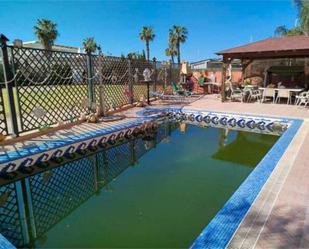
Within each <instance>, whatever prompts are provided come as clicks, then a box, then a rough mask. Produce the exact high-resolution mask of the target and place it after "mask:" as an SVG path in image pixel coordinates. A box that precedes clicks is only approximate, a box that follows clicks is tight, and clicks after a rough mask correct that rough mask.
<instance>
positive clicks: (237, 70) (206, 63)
mask: <svg viewBox="0 0 309 249" xmlns="http://www.w3.org/2000/svg"><path fill="white" fill-rule="evenodd" d="M222 66H223V61H222V59H217V58H214V59H206V60H201V61H197V62H191V63H190V68H191V70H192V71H204V72H205V74H206V75H207V77H209V78H210V77H211V78H212V77H214V80H215V82H218V83H220V82H221V81H222ZM228 73H229V75H230V76H231V77H232V81H233V82H239V81H241V78H242V65H241V61H240V60H235V61H233V62H232V63H231V66H230V67H229V72H228Z"/></svg>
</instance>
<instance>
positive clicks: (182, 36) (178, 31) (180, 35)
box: [169, 25, 188, 63]
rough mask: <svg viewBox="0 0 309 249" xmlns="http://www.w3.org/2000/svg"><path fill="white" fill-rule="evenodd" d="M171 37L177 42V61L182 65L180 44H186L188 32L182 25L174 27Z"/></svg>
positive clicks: (171, 30)
mask: <svg viewBox="0 0 309 249" xmlns="http://www.w3.org/2000/svg"><path fill="white" fill-rule="evenodd" d="M169 33H170V35H172V36H173V38H174V39H175V42H176V50H177V61H178V63H180V44H181V43H185V42H186V40H187V35H188V30H187V29H186V28H185V27H183V26H180V25H174V26H173V28H172V29H170V31H169Z"/></svg>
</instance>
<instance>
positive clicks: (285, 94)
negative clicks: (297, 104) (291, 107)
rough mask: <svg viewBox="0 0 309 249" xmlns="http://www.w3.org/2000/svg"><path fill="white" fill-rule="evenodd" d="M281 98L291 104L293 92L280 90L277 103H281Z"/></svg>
mask: <svg viewBox="0 0 309 249" xmlns="http://www.w3.org/2000/svg"><path fill="white" fill-rule="evenodd" d="M281 98H284V99H287V104H290V103H291V92H290V90H289V89H278V94H277V98H276V100H275V103H278V102H280V100H281Z"/></svg>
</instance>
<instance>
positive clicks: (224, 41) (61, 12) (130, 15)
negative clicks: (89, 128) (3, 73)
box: [0, 0, 297, 61]
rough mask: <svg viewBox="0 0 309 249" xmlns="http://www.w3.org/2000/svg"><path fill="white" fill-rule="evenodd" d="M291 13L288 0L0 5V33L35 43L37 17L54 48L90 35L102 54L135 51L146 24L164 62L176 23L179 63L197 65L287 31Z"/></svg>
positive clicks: (154, 49) (155, 53)
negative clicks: (46, 23) (49, 28)
mask: <svg viewBox="0 0 309 249" xmlns="http://www.w3.org/2000/svg"><path fill="white" fill-rule="evenodd" d="M296 17H297V11H296V8H295V6H294V5H293V3H292V1H291V0H277V1H271V0H268V1H258V0H256V1H253V0H242V1H234V0H229V1H223V0H216V1H206V0H204V1H87V2H86V1H48V2H47V1H44V2H43V1H40V2H34V1H23V2H22V1H7V2H6V1H1V2H0V33H3V34H5V35H6V36H7V37H8V38H9V39H10V40H11V41H13V40H14V39H15V38H19V39H22V40H23V41H29V40H35V36H34V34H33V25H34V24H35V23H36V20H37V19H38V18H48V19H51V20H53V21H55V22H56V23H57V24H58V30H59V33H60V36H59V38H58V39H57V41H56V43H57V44H64V45H71V46H81V44H82V40H83V39H84V38H85V37H89V36H93V37H95V40H96V41H97V42H98V43H99V44H101V46H102V49H103V52H104V53H110V54H112V55H115V56H117V55H120V54H121V53H123V54H127V53H129V52H134V51H141V50H142V49H144V43H143V42H142V41H140V40H139V37H138V34H139V31H140V29H141V27H142V26H144V25H151V26H152V27H153V28H154V30H155V33H156V38H155V41H154V42H153V43H151V45H150V46H151V57H153V56H155V57H156V58H158V59H161V60H162V59H167V57H166V56H165V54H164V50H165V48H166V47H167V35H168V29H169V28H170V27H171V26H172V25H174V24H179V25H183V26H185V27H187V29H188V30H189V35H188V40H187V42H186V43H185V44H184V45H183V46H182V47H181V51H182V58H183V59H185V60H187V61H197V60H201V59H205V58H209V57H215V55H214V52H215V51H218V50H222V49H225V48H229V47H233V46H238V45H242V44H244V43H247V42H249V41H256V40H259V39H264V38H267V37H270V36H273V31H274V29H275V28H276V27H277V26H279V25H283V24H285V25H287V26H290V27H291V26H293V25H294V22H295V19H296Z"/></svg>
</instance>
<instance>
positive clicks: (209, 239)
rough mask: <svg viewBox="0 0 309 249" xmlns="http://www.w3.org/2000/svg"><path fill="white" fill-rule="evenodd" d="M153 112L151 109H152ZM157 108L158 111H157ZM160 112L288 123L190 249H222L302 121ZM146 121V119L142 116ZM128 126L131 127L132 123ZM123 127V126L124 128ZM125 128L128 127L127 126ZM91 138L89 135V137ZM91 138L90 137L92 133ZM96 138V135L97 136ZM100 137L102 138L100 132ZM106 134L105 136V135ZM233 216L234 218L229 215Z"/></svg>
mask: <svg viewBox="0 0 309 249" xmlns="http://www.w3.org/2000/svg"><path fill="white" fill-rule="evenodd" d="M151 109H154V108H151ZM157 109H158V108H157ZM159 109H160V110H162V111H170V112H182V113H183V112H188V113H195V114H201V113H205V112H208V113H212V114H217V113H220V114H222V115H237V116H244V117H251V118H254V117H258V118H262V119H275V120H283V121H284V122H289V124H290V126H289V127H288V128H287V130H286V131H285V132H284V133H283V134H282V135H281V137H280V138H279V139H278V141H277V142H276V143H275V144H274V145H273V147H272V148H271V149H270V150H269V151H268V153H267V154H266V155H265V156H264V158H263V159H262V160H261V161H260V162H259V163H258V165H257V166H256V167H255V169H254V170H253V171H252V172H251V173H250V174H249V176H248V177H247V178H246V179H245V180H244V181H243V182H242V183H241V185H240V186H239V187H238V189H237V190H236V191H235V192H234V193H233V195H232V196H231V197H230V198H229V200H228V201H227V202H226V203H225V204H224V206H223V207H222V208H221V209H220V210H219V211H218V212H217V214H216V215H215V217H214V218H213V219H212V220H211V221H210V223H208V225H207V226H206V227H205V228H204V229H203V230H202V232H201V233H200V235H199V236H198V237H197V238H196V239H195V241H194V242H193V244H192V245H191V247H190V248H225V247H226V246H227V245H228V243H229V241H230V240H231V238H232V237H233V235H234V233H235V232H236V230H237V228H238V226H239V225H240V224H241V222H242V220H243V219H244V218H245V216H246V214H247V212H248V211H249V209H250V207H251V206H252V204H253V203H254V201H255V199H256V198H257V196H258V194H259V193H260V191H261V189H262V187H263V186H264V184H265V183H266V181H267V180H268V178H269V176H270V175H271V173H272V172H273V170H274V169H275V168H276V165H277V164H278V162H279V160H280V159H281V157H282V156H283V154H284V153H285V151H286V149H287V148H288V146H289V145H290V142H291V141H292V139H293V138H294V136H295V134H296V133H297V132H298V130H299V128H300V127H301V125H302V123H303V121H304V120H303V119H296V118H287V117H272V116H267V115H255V114H242V113H230V112H220V111H210V110H207V109H187V108H179V107H167V108H159ZM147 110H149V109H147V108H145V109H143V110H141V111H139V112H137V114H142V113H144V112H145V111H147ZM157 116H159V115H152V116H151V117H148V118H150V119H152V118H156V117H157ZM140 118H141V119H139V120H136V121H137V122H136V121H135V122H132V123H135V125H136V123H139V124H140V123H143V121H145V119H143V117H142V116H141V117H140ZM144 118H145V117H144ZM132 123H131V124H132ZM125 126H126V125H125ZM126 128H127V127H126ZM89 135H90V134H89ZM91 135H93V134H91ZM96 135H97V134H96ZM100 135H103V134H102V133H101V134H100ZM104 135H105V134H104ZM231 213H233V215H229V214H231ZM4 248H8V249H12V248H15V247H14V246H13V245H12V244H11V243H10V242H9V241H8V240H7V239H6V238H5V237H4V236H3V235H1V234H0V249H4Z"/></svg>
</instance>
